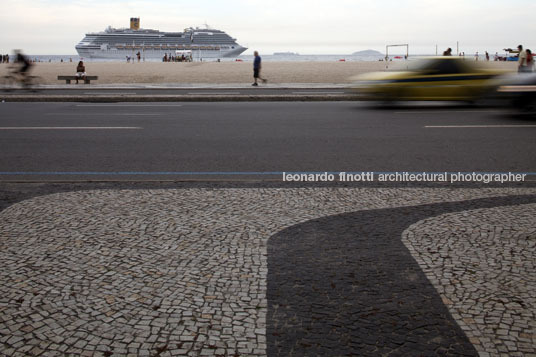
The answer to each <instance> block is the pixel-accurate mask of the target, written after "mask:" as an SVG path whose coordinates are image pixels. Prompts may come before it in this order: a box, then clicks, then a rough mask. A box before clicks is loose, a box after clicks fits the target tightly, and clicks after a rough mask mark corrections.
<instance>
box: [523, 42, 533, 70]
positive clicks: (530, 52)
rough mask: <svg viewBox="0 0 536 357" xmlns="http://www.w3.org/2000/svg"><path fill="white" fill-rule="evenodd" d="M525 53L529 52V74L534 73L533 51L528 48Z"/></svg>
mask: <svg viewBox="0 0 536 357" xmlns="http://www.w3.org/2000/svg"><path fill="white" fill-rule="evenodd" d="M525 52H527V72H532V70H533V68H534V56H533V55H532V51H531V50H529V49H528V48H527V49H526V50H525Z"/></svg>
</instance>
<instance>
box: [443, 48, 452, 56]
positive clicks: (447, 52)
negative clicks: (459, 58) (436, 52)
mask: <svg viewBox="0 0 536 357" xmlns="http://www.w3.org/2000/svg"><path fill="white" fill-rule="evenodd" d="M443 56H452V48H450V47H449V48H447V49H446V50H445V51H443Z"/></svg>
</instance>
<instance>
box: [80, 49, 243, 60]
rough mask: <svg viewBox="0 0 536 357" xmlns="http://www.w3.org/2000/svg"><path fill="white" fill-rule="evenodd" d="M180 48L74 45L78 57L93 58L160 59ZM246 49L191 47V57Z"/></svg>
mask: <svg viewBox="0 0 536 357" xmlns="http://www.w3.org/2000/svg"><path fill="white" fill-rule="evenodd" d="M177 49H179V50H181V49H182V48H172V49H165V50H163V49H158V50H155V49H143V48H133V49H88V48H83V47H78V46H77V47H76V51H77V52H78V55H79V56H80V58H89V59H90V58H95V59H121V60H124V59H125V58H126V57H127V56H129V57H131V58H136V53H138V52H139V53H140V55H141V58H142V59H145V60H161V59H162V58H163V57H164V56H165V55H168V56H169V55H170V54H171V55H172V56H175V51H176V50H177ZM245 50H247V48H246V47H242V46H238V47H236V48H234V49H228V50H222V49H212V50H198V49H192V57H193V59H194V60H199V59H211V58H213V59H217V58H229V57H231V58H232V57H238V56H239V55H240V54H241V53H243V52H244V51H245Z"/></svg>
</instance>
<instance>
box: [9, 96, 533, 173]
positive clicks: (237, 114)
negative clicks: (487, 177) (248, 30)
mask: <svg viewBox="0 0 536 357" xmlns="http://www.w3.org/2000/svg"><path fill="white" fill-rule="evenodd" d="M535 134H536V122H535V121H534V120H527V119H523V118H519V117H514V116H512V115H511V114H509V113H508V112H506V111H501V110H497V109H487V108H471V107H461V106H460V107H458V106H425V107H418V106H417V107H414V106H409V107H399V108H389V109H375V108H370V107H369V106H368V105H367V104H366V103H356V102H270V103H268V102H248V103H232V102H223V103H222V102H220V103H203V102H197V103H187V102H183V103H111V104H106V103H0V153H1V154H0V180H3V181H8V180H38V181H39V180H42V181H48V180H100V179H102V180H108V179H112V180H115V179H117V180H138V179H140V180H141V179H143V180H146V179H163V180H164V179H165V180H176V179H200V180H201V179H211V180H212V179H216V180H217V179H221V180H224V179H238V178H240V179H244V178H255V179H279V178H280V177H281V174H280V173H281V172H284V171H285V172H324V171H331V172H339V171H348V172H360V171H375V172H394V171H410V172H422V171H427V172H444V171H448V172H458V171H462V172H473V171H477V172H508V171H513V172H523V173H535V172H536V155H535V152H536V140H535V137H536V135H535ZM532 177H533V179H534V177H535V176H532Z"/></svg>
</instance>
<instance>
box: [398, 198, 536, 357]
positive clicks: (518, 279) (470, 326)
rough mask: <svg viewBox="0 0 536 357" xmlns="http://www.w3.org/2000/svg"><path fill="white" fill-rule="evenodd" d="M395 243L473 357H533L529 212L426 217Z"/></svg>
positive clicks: (534, 222) (534, 279)
mask: <svg viewBox="0 0 536 357" xmlns="http://www.w3.org/2000/svg"><path fill="white" fill-rule="evenodd" d="M403 242H404V243H405V244H406V246H407V247H408V249H409V250H410V251H411V252H412V254H413V256H414V257H415V259H416V260H417V262H418V263H419V265H420V266H421V268H422V269H423V271H424V272H425V274H426V276H427V277H428V279H429V280H430V281H431V282H432V283H433V285H434V287H435V288H436V290H437V291H438V292H439V293H440V294H441V296H442V297H443V299H445V300H447V301H449V304H447V307H448V308H449V310H450V312H451V313H452V315H453V316H466V317H463V318H462V319H461V320H459V321H458V323H459V324H460V325H461V326H462V328H464V330H465V333H466V334H467V335H468V336H469V339H470V340H471V341H472V342H473V344H474V345H475V347H476V349H477V351H479V352H480V354H481V355H486V354H487V355H499V354H500V353H501V352H515V351H518V350H519V351H522V352H524V353H528V354H536V338H535V336H536V295H535V294H534V292H535V291H536V273H535V272H536V260H535V258H534V257H535V256H536V205H534V204H531V205H519V206H513V207H500V208H490V209H480V210H471V211H466V212H463V213H451V214H445V215H441V216H439V217H433V218H429V219H426V220H423V221H420V222H417V223H415V224H413V225H412V226H411V227H410V228H408V230H406V231H405V232H404V234H403ZM483 341H493V343H489V342H486V343H481V342H483Z"/></svg>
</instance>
